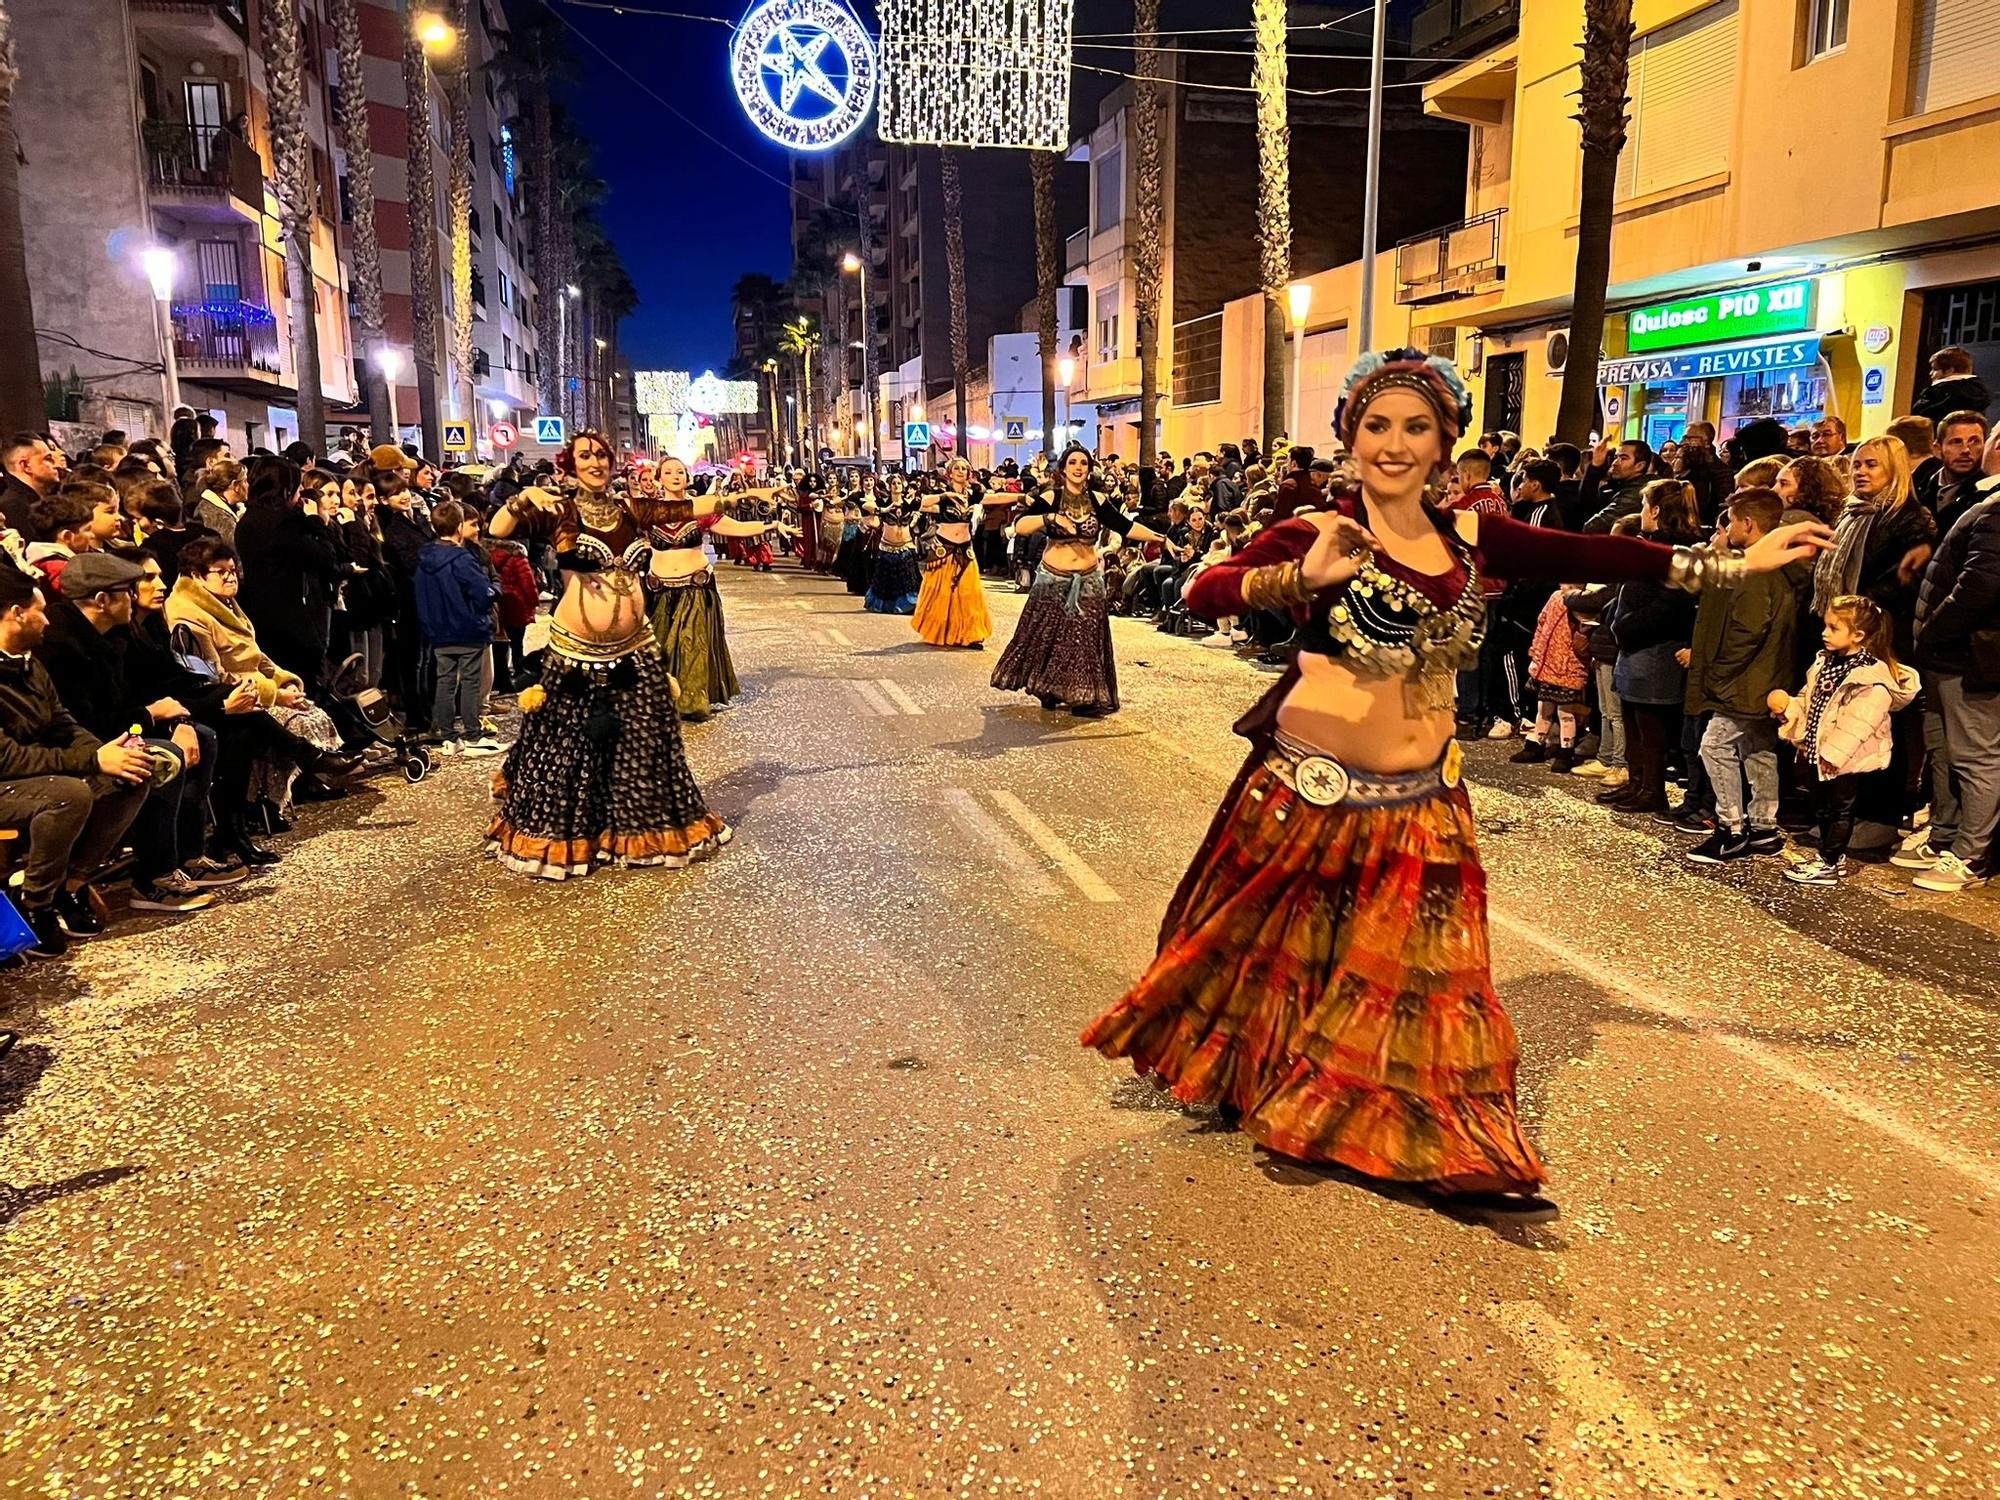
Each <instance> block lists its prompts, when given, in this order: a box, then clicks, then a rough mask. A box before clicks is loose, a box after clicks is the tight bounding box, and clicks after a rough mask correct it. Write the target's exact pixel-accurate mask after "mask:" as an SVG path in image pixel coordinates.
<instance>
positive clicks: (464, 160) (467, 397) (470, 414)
mask: <svg viewBox="0 0 2000 1500" xmlns="http://www.w3.org/2000/svg"><path fill="white" fill-rule="evenodd" d="M468 21H469V17H468V16H467V15H466V3H465V0H452V7H451V29H452V34H453V35H454V36H456V37H457V38H458V66H457V67H455V68H453V69H452V70H451V75H450V77H449V78H448V80H447V81H446V84H445V98H446V101H447V102H448V104H449V106H450V109H451V179H450V194H451V199H450V201H451V310H452V321H451V363H452V370H453V374H454V384H453V386H452V403H451V404H452V407H453V415H455V416H456V417H458V419H459V420H460V421H462V422H471V421H472V420H473V419H474V417H475V411H474V402H475V400H476V398H475V397H474V395H473V389H472V324H473V319H472V115H471V94H472V32H471V30H470V29H469V26H468Z"/></svg>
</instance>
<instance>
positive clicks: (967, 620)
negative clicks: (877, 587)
mask: <svg viewBox="0 0 2000 1500" xmlns="http://www.w3.org/2000/svg"><path fill="white" fill-rule="evenodd" d="M944 483H945V488H944V490H943V492H942V493H940V494H936V495H926V496H924V498H923V502H922V505H921V506H920V509H921V510H922V511H923V513H924V514H925V515H927V516H933V517H935V518H936V519H937V533H936V535H935V536H934V537H933V538H932V539H931V542H930V549H931V550H930V552H929V554H928V555H927V556H926V557H925V559H924V583H923V587H922V588H921V589H919V590H918V591H917V612H916V614H915V616H914V617H912V619H911V622H910V623H911V624H912V625H914V626H915V627H916V631H917V634H918V635H920V636H922V637H923V638H924V639H925V640H926V641H928V642H930V643H931V644H932V645H933V646H971V647H973V648H974V649H975V650H983V649H984V648H985V645H986V638H987V637H988V636H989V635H991V634H993V616H992V615H991V614H990V613H988V611H987V608H986V590H985V589H984V588H983V587H981V585H980V582H979V568H978V566H977V565H976V564H975V563H974V562H973V559H972V528H973V525H974V524H975V522H976V521H977V520H978V517H979V514H980V512H981V511H982V510H983V509H984V499H985V497H984V495H983V494H982V493H981V492H980V491H979V490H978V489H976V488H975V487H974V485H973V483H972V465H971V464H969V463H967V462H966V461H965V460H964V459H962V458H954V459H953V460H952V461H951V462H950V463H948V464H946V465H945V467H944Z"/></svg>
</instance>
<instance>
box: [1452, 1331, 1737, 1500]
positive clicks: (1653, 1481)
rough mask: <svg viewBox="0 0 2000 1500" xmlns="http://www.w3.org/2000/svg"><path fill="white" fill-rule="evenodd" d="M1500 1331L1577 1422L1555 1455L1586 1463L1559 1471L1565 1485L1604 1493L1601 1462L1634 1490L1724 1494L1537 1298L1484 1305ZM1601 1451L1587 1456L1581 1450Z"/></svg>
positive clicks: (1705, 1499)
mask: <svg viewBox="0 0 2000 1500" xmlns="http://www.w3.org/2000/svg"><path fill="white" fill-rule="evenodd" d="M1484 1311H1485V1313H1486V1316H1487V1317H1488V1318H1489V1319H1491V1320H1492V1321H1493V1322H1495V1323H1497V1324H1499V1325H1500V1327H1501V1328H1503V1329H1504V1330H1506V1332H1507V1335H1508V1336H1509V1337H1510V1338H1512V1339H1513V1340H1514V1342H1515V1343H1517V1344H1519V1345H1520V1346H1521V1350H1522V1352H1523V1353H1525V1354H1526V1355H1527V1356H1528V1359H1529V1361H1530V1362H1531V1363H1532V1364H1533V1365H1534V1366H1535V1368H1536V1369H1538V1370H1540V1371H1541V1372H1542V1376H1543V1378H1544V1379H1546V1380H1547V1381H1548V1382H1549V1384H1550V1385H1552V1386H1554V1387H1555V1390H1556V1394H1557V1395H1559V1396H1560V1397H1561V1398H1562V1399H1563V1402H1564V1403H1565V1404H1566V1405H1567V1406H1568V1407H1569V1408H1570V1409H1571V1410H1572V1411H1574V1412H1575V1413H1576V1416H1577V1419H1578V1426H1579V1428H1580V1429H1582V1428H1587V1429H1588V1430H1587V1431H1583V1430H1580V1431H1579V1432H1578V1433H1577V1441H1576V1442H1575V1443H1573V1444H1572V1445H1571V1446H1570V1447H1569V1449H1568V1450H1567V1451H1565V1450H1564V1449H1562V1448H1560V1447H1558V1448H1556V1449H1555V1452H1554V1455H1553V1456H1554V1457H1555V1459H1556V1462H1557V1464H1558V1465H1559V1466H1560V1467H1561V1468H1562V1469H1565V1470H1569V1469H1576V1468H1583V1467H1586V1466H1587V1467H1588V1470H1589V1472H1587V1473H1577V1474H1573V1475H1572V1474H1565V1475H1563V1476H1562V1477H1564V1478H1566V1479H1569V1480H1571V1481H1572V1483H1571V1484H1569V1485H1566V1486H1565V1487H1566V1488H1569V1489H1572V1490H1573V1492H1574V1493H1576V1494H1579V1495H1587V1494H1593V1493H1595V1494H1609V1493H1612V1492H1611V1491H1610V1490H1608V1489H1605V1488H1603V1486H1604V1484H1605V1482H1606V1481H1607V1480H1609V1479H1611V1478H1612V1477H1613V1476H1612V1475H1610V1474H1607V1473H1605V1472H1604V1470H1605V1468H1606V1466H1607V1462H1606V1461H1608V1465H1609V1466H1611V1467H1614V1468H1616V1469H1618V1470H1621V1471H1623V1472H1624V1474H1625V1475H1626V1476H1627V1477H1629V1478H1632V1479H1636V1480H1638V1484H1637V1485H1635V1486H1634V1487H1633V1488H1634V1492H1635V1493H1643V1494H1645V1495H1648V1496H1659V1497H1662V1500H1669V1497H1670V1500H1709V1497H1711V1496H1718V1497H1719V1496H1722V1495H1726V1494H1728V1493H1729V1491H1728V1489H1727V1488H1726V1487H1725V1486H1724V1484H1723V1482H1722V1479H1721V1477H1720V1476H1719V1475H1718V1474H1717V1473H1716V1472H1715V1470H1714V1469H1713V1468H1711V1467H1710V1465H1709V1463H1708V1461H1707V1460H1706V1459H1704V1458H1702V1457H1701V1456H1700V1455H1699V1454H1693V1453H1683V1452H1680V1451H1678V1450H1677V1449H1676V1447H1675V1444H1674V1440H1673V1439H1672V1438H1671V1437H1669V1436H1668V1435H1667V1434H1666V1433H1664V1432H1662V1431H1661V1430H1660V1424H1659V1421H1658V1419H1657V1418H1656V1417H1655V1416H1654V1415H1653V1413H1652V1410H1651V1409H1650V1408H1649V1407H1647V1405H1646V1403H1645V1402H1643V1401H1641V1400H1640V1399H1639V1398H1638V1397H1637V1396H1636V1395H1634V1394H1633V1393H1632V1389H1631V1387H1629V1386H1627V1385H1626V1384H1625V1382H1624V1381H1622V1380H1620V1379H1619V1378H1618V1376H1617V1375H1615V1374H1614V1373H1612V1372H1611V1371H1610V1370H1607V1369H1605V1368H1604V1367H1603V1366H1602V1365H1600V1364H1598V1362H1597V1361H1596V1360H1594V1359H1592V1358H1591V1357H1590V1351H1589V1350H1587V1349H1586V1348H1584V1346H1583V1345H1582V1344H1580V1343H1578V1342H1577V1340H1576V1336H1575V1335H1574V1334H1572V1333H1571V1332H1570V1331H1569V1329H1568V1327H1567V1326H1566V1325H1565V1324H1564V1323H1563V1321H1562V1319H1561V1318H1558V1317H1557V1316H1556V1315H1555V1314H1554V1313H1552V1312H1550V1311H1549V1310H1548V1309H1547V1308H1546V1307H1543V1306H1542V1305H1541V1304H1540V1303H1539V1302H1500V1303H1496V1304H1494V1305H1493V1306H1491V1307H1488V1308H1485V1309H1484ZM1593 1453H1595V1454H1601V1455H1603V1458H1602V1460H1600V1461H1599V1462H1595V1463H1593V1462H1590V1460H1589V1458H1588V1457H1587V1455H1589V1454H1593Z"/></svg>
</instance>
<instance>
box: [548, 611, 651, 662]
mask: <svg viewBox="0 0 2000 1500" xmlns="http://www.w3.org/2000/svg"><path fill="white" fill-rule="evenodd" d="M649 647H650V648H651V649H653V650H658V649H659V643H658V642H657V641H656V640H655V639H654V638H653V628H652V626H650V625H648V624H647V623H646V621H645V620H644V619H643V618H642V619H641V620H640V621H639V623H638V625H637V626H636V627H635V628H634V629H633V630H632V631H631V632H630V633H629V634H627V635H624V636H621V637H619V638H618V639H617V640H599V639H597V638H596V637H594V636H585V635H578V634H577V633H576V632H575V631H573V630H567V629H565V628H563V627H562V626H561V625H558V624H556V623H555V622H554V621H553V620H551V621H550V622H549V649H550V650H551V651H553V652H555V654H556V655H557V656H560V657H562V658H564V659H565V660H567V661H573V662H578V663H580V664H582V665H584V666H595V665H597V664H599V663H602V662H614V661H618V660H620V659H622V658H624V657H627V656H630V655H631V654H632V653H633V652H634V651H644V650H646V649H648V648H649Z"/></svg>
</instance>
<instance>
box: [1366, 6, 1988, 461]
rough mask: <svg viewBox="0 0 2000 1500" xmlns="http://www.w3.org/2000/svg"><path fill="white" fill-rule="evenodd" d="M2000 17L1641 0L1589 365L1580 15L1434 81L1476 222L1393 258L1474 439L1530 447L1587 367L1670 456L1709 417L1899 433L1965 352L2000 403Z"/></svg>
mask: <svg viewBox="0 0 2000 1500" xmlns="http://www.w3.org/2000/svg"><path fill="white" fill-rule="evenodd" d="M1989 12H1990V7H1988V6H1986V5H1983V4H1963V3H1946V0H1754V3H1752V0H1636V3H1635V5H1634V21H1635V27H1636V35H1635V40H1634V44H1633V48H1632V60H1631V80H1630V84H1629V86H1628V93H1629V97H1630V101H1631V102H1630V106H1629V114H1628V139H1627V142H1626V146H1625V149H1624V152H1623V153H1622V155H1621V158H1620V163H1619V177H1618V198H1617V207H1616V219H1615V225H1614V229H1613V234H1612V261H1611V276H1610V283H1609V300H1608V303H1607V314H1608V315H1607V317H1606V319H1605V327H1604V336H1603V346H1602V349H1601V350H1600V351H1589V352H1588V353H1584V352H1582V351H1578V352H1576V353H1574V354H1573V353H1572V351H1570V350H1569V348H1568V339H1567V328H1568V310H1569V304H1570V292H1571V288H1572V286H1573V285H1574V281H1575V273H1576V232H1577V206H1578V193H1579V181H1580V174H1581V151H1580V147H1579V138H1578V128H1577V125H1576V123H1575V121H1574V119H1573V118H1572V116H1573V114H1574V112H1575V109H1576V97H1575V96H1576V92H1577V87H1578V51H1577V43H1578V41H1579V39H1580V38H1581V36H1582V32H1583V18H1582V5H1581V3H1580V0H1537V3H1536V4H1534V5H1529V6H1523V7H1522V18H1521V25H1520V29H1519V32H1518V34H1517V35H1516V37H1514V38H1513V39H1512V40H1510V41H1508V42H1507V43H1505V44H1504V45H1502V46H1500V47H1497V48H1495V49H1494V50H1492V51H1490V52H1488V53H1487V54H1485V55H1483V56H1481V57H1478V58H1476V59H1474V60H1472V61H1470V62H1467V63H1465V64H1463V65H1461V66H1460V67H1458V68H1456V69H1454V70H1453V71H1452V72H1450V73H1448V74H1445V75H1443V76H1442V77H1440V78H1438V79H1436V80H1434V81H1433V82H1432V83H1430V84H1429V85H1427V86H1426V89H1425V103H1426V108H1427V109H1428V110H1429V111H1430V112H1431V113H1433V114H1436V115H1439V116H1442V117H1445V118H1448V119H1452V120H1457V121H1460V122H1462V123H1464V124H1465V125H1466V126H1467V127H1468V128H1469V129H1470V130H1471V131H1472V150H1471V153H1470V167H1469V170H1468V180H1467V189H1466V213H1467V218H1466V220H1465V221H1464V222H1463V223H1462V224H1460V225H1456V226H1452V228H1450V229H1449V230H1447V231H1444V232H1443V233H1441V234H1440V235H1438V236H1433V237H1425V238H1424V239H1423V240H1421V241H1413V242H1409V243H1407V244H1405V245H1404V246H1401V247H1399V248H1398V251H1397V265H1396V274H1395V282H1396V297H1397V300H1398V301H1399V302H1400V303H1401V304H1403V305H1404V306H1405V307H1408V308H1409V309H1410V310H1411V312H1412V315H1413V321H1414V323H1415V325H1416V327H1417V328H1418V329H1419V330H1424V329H1433V330H1436V332H1437V334H1440V335H1442V334H1445V332H1446V330H1452V331H1453V333H1454V335H1455V337H1454V338H1453V342H1455V345H1456V349H1457V356H1458V359H1459V362H1460V364H1461V366H1462V367H1463V368H1464V369H1465V371H1466V374H1467V376H1468V379H1469V381H1470V383H1471V384H1472V385H1473V387H1474V394H1475V398H1476V401H1477V408H1478V421H1479V425H1480V426H1481V427H1483V428H1507V429H1511V430H1514V431H1518V432H1520V433H1521V434H1522V436H1523V437H1524V438H1525V439H1526V440H1527V441H1528V442H1530V443H1540V442H1542V441H1545V440H1546V439H1547V438H1548V436H1549V435H1550V433H1551V431H1552V430H1553V428H1554V425H1555V417H1556V408H1557V404H1558V398H1559V395H1560V387H1561V381H1560V379H1559V378H1556V377H1558V376H1560V374H1561V372H1562V369H1563V366H1564V363H1565V362H1566V360H1568V359H1569V358H1572V357H1589V356H1590V355H1591V354H1595V355H1597V357H1598V387H1599V396H1600V412H1601V420H1602V425H1603V427H1604V429H1605V430H1607V431H1614V432H1617V433H1619V434H1621V435H1622V436H1625V437H1639V438H1645V439H1647V440H1649V441H1651V442H1653V443H1654V444H1655V446H1657V445H1658V443H1660V442H1661V441H1664V440H1666V439H1669V438H1674V437H1677V436H1678V435H1679V433H1680V430H1681V429H1682V428H1683V427H1684V426H1685V425H1686V424H1687V423H1688V422H1689V421H1693V420H1700V419H1705V420H1708V421H1711V422H1714V423H1716V424H1717V427H1718V429H1719V432H1720V435H1721V436H1723V437H1727V436H1728V435H1729V434H1730V433H1731V432H1732V431H1734V430H1735V429H1736V428H1737V427H1738V426H1740V425H1741V424H1742V423H1744V422H1747V421H1749V420H1752V419H1753V418H1756V417H1762V416H1772V417H1776V418H1778V419H1779V420H1780V421H1782V422H1784V423H1785V424H1786V425H1787V426H1797V425H1802V424H1805V423H1809V422H1811V421H1813V420H1815V419H1817V418H1818V417H1820V416H1821V415H1825V414H1829V413H1830V414H1835V415H1838V416H1840V417H1841V418H1843V419H1844V420H1845V421H1846V423H1847V425H1848V428H1849V431H1850V433H1851V434H1852V435H1853V436H1856V437H1859V436H1865V435H1868V434H1871V433H1874V432H1879V431H1880V430H1881V429H1882V428H1883V427H1885V426H1886V425H1887V424H1888V423H1889V422H1890V421H1891V420H1893V419H1894V418H1895V417H1896V416H1897V415H1898V414H1899V413H1902V412H1904V411H1907V410H1908V409H1909V403H1910V401H1911V399H1912V397H1913V396H1914V394H1915V393H1916V391H1917V390H1918V389H1920V388H1921V386H1922V385H1923V383H1924V381H1925V379H1926V373H1925V363H1926V359H1927V357H1928V354H1929V353H1930V351H1931V350H1933V349H1936V348H1938V347H1941V346H1943V345H1946V344H1961V345H1965V346H1967V347H1968V348H1970V349H1971V350H1972V351H1973V353H1974V356H1975V359H1976V361H1977V362H1978V364H1979V367H1980V369H1981V371H1982V373H1985V374H1986V376H1987V379H1988V381H1989V383H1990V384H1995V385H1996V386H2000V379H1996V378H1995V377H1996V375H2000V28H1995V27H1992V26H1989V25H1987V24H1985V21H1984V20H1981V19H1980V18H1981V17H1988V18H1990V15H1989ZM1389 149H1390V156H1389V158H1388V160H1389V162H1390V163H1391V164H1392V163H1393V149H1394V148H1393V142H1392V143H1390V148H1389ZM1378 341H1379V340H1378ZM1417 341H1418V342H1423V339H1422V338H1419V339H1418V340H1417ZM1438 341H1439V342H1442V341H1443V340H1442V339H1440V340H1438Z"/></svg>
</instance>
